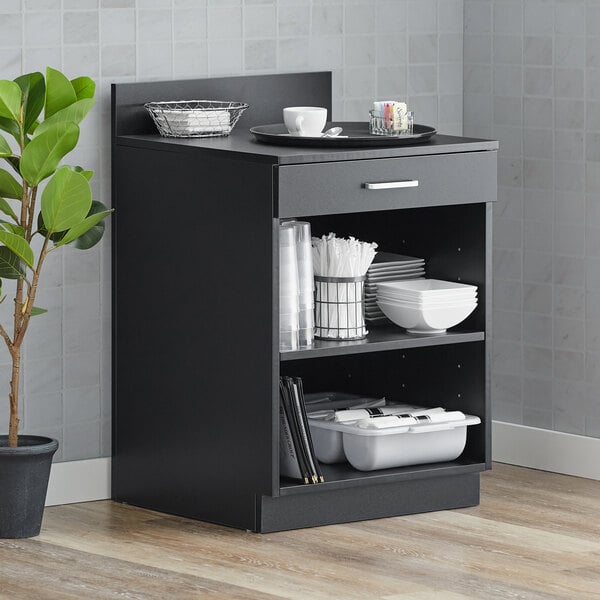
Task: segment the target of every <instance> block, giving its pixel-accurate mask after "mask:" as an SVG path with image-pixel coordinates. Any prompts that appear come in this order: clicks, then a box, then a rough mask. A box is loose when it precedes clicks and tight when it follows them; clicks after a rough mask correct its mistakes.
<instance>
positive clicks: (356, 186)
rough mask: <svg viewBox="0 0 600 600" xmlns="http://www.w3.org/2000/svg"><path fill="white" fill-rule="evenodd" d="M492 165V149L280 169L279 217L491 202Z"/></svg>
mask: <svg viewBox="0 0 600 600" xmlns="http://www.w3.org/2000/svg"><path fill="white" fill-rule="evenodd" d="M496 163H497V152H495V151H492V152H466V153H458V154H442V155H431V156H413V157H409V158H383V159H376V160H355V161H344V162H330V163H317V164H308V165H287V166H281V167H278V199H279V216H280V217H297V216H311V215H326V214H339V213H349V212H368V211H376V210H392V209H395V208H413V207H419V206H437V205H443V204H470V203H475V202H492V201H494V200H495V199H496V186H497V182H496ZM369 184H370V185H369ZM373 184H375V185H374V186H373ZM377 184H384V186H383V187H381V186H378V185H377ZM390 184H391V185H392V186H394V185H395V186H401V187H387V185H390ZM370 186H371V188H372V189H369V187H370Z"/></svg>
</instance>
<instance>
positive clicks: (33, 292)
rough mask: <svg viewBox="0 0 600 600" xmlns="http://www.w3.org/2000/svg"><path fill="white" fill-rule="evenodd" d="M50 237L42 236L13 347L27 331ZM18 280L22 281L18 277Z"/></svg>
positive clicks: (16, 345)
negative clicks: (38, 254) (40, 247)
mask: <svg viewBox="0 0 600 600" xmlns="http://www.w3.org/2000/svg"><path fill="white" fill-rule="evenodd" d="M49 241H50V238H49V237H48V236H47V237H45V238H44V244H43V246H42V249H41V251H40V257H39V259H38V264H37V266H36V268H35V271H34V272H33V279H32V280H31V289H30V290H29V295H28V297H27V307H26V309H25V314H24V315H23V320H22V322H21V327H20V329H19V332H18V334H15V337H14V344H13V346H14V347H17V348H20V347H21V343H22V342H23V337H24V336H25V332H26V331H27V327H28V326H29V320H30V319H31V311H32V310H33V303H34V302H35V295H36V292H37V286H38V282H39V279H40V273H41V270H42V265H43V264H44V259H45V258H46V256H47V255H48V252H49V251H48V242H49ZM19 281H22V279H20V280H19Z"/></svg>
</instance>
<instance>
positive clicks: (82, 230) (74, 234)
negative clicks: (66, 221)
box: [56, 210, 112, 250]
mask: <svg viewBox="0 0 600 600" xmlns="http://www.w3.org/2000/svg"><path fill="white" fill-rule="evenodd" d="M111 212H112V210H104V211H102V212H98V213H95V214H93V215H91V216H89V217H86V218H85V219H84V220H83V221H81V223H78V224H77V225H75V227H72V228H71V229H69V231H67V233H66V235H65V237H64V238H63V239H62V240H61V241H60V242H59V243H58V244H56V246H57V247H58V246H64V245H65V244H70V243H71V242H73V241H75V240H78V239H79V238H81V236H83V235H85V234H87V233H89V232H90V230H91V229H92V228H94V227H97V226H98V225H99V224H100V223H101V222H102V221H103V220H104V219H105V218H106V217H107V216H108V215H110V213H111ZM103 233H104V223H102V233H101V234H100V237H99V238H98V239H97V240H95V241H94V243H93V244H92V245H91V246H90V245H88V244H89V243H90V242H91V241H92V236H91V235H90V236H88V238H86V239H85V240H82V243H81V244H80V245H76V246H75V247H76V248H78V249H79V250H87V249H88V248H91V247H92V246H94V245H95V244H97V243H98V242H99V241H100V239H101V238H102V234H103ZM96 235H97V230H96V232H94V238H95V237H96Z"/></svg>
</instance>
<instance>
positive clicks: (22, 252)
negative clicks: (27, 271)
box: [0, 229, 34, 269]
mask: <svg viewBox="0 0 600 600" xmlns="http://www.w3.org/2000/svg"><path fill="white" fill-rule="evenodd" d="M0 244H4V245H5V246H7V247H8V248H9V249H10V250H12V251H13V252H14V253H15V254H16V255H17V256H18V257H19V258H21V259H22V260H24V261H25V264H26V265H28V266H30V267H31V268H32V269H33V260H34V257H33V250H32V249H31V246H30V245H29V244H28V243H27V241H26V240H24V239H23V238H22V237H21V236H19V235H16V234H15V233H9V232H8V231H2V230H1V229H0Z"/></svg>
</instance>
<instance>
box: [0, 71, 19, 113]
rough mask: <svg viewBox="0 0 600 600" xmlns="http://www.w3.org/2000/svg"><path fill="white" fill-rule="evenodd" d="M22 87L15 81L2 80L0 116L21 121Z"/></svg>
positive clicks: (0, 86)
mask: <svg viewBox="0 0 600 600" xmlns="http://www.w3.org/2000/svg"><path fill="white" fill-rule="evenodd" d="M20 113H21V88H20V87H19V86H18V84H16V83H15V82H14V81H9V80H8V79H2V80H0V117H4V118H6V119H11V120H12V121H17V122H19V115H20Z"/></svg>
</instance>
